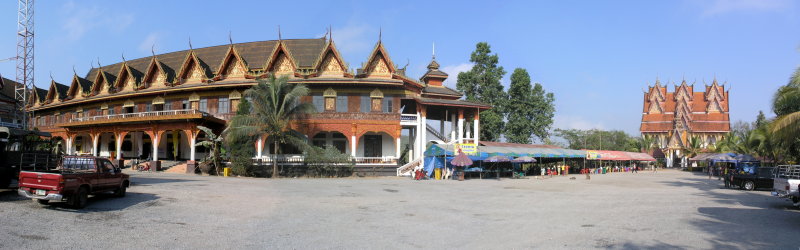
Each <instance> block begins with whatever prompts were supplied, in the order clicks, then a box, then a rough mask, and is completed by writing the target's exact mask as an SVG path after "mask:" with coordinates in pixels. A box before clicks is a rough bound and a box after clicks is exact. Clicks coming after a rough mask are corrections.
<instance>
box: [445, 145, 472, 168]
mask: <svg viewBox="0 0 800 250" xmlns="http://www.w3.org/2000/svg"><path fill="white" fill-rule="evenodd" d="M450 164H453V166H457V167H463V166H469V165H472V159H470V158H469V157H467V155H465V154H464V152H461V149H458V155H456V157H454V158H453V160H452V161H450Z"/></svg>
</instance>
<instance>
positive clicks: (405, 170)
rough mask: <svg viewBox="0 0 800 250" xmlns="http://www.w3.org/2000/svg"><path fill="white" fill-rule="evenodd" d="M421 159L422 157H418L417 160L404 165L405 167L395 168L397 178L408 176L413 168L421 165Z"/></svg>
mask: <svg viewBox="0 0 800 250" xmlns="http://www.w3.org/2000/svg"><path fill="white" fill-rule="evenodd" d="M422 159H423V157H420V158H419V159H416V160H414V161H412V162H409V163H406V165H403V166H401V167H399V168H397V176H410V175H411V171H413V170H414V168H415V167H417V166H419V164H422Z"/></svg>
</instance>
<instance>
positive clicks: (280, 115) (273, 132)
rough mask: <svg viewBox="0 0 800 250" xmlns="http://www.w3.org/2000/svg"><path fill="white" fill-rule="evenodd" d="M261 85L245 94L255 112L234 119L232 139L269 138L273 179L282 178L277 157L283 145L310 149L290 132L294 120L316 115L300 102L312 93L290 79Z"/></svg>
mask: <svg viewBox="0 0 800 250" xmlns="http://www.w3.org/2000/svg"><path fill="white" fill-rule="evenodd" d="M257 82H258V83H257V84H256V85H255V86H253V87H252V88H251V89H248V90H247V91H245V92H244V95H245V97H247V98H249V99H250V104H251V107H252V112H250V113H248V114H246V115H237V116H234V117H233V119H231V122H230V124H229V125H228V126H229V128H230V131H229V133H230V136H232V137H239V138H241V137H250V138H258V137H260V136H261V135H267V136H268V137H269V140H270V142H272V144H273V147H272V151H273V152H272V153H273V158H272V178H278V161H277V159H276V157H275V156H277V155H278V154H279V153H280V152H279V147H280V145H281V144H290V145H294V146H296V147H299V148H306V145H307V143H306V141H305V139H304V138H302V137H301V136H300V135H298V134H297V133H294V132H293V131H292V130H291V129H290V128H289V123H290V121H291V120H293V119H295V118H297V117H298V116H300V115H304V114H308V113H311V112H314V106H313V105H312V104H311V103H302V102H300V97H303V96H306V95H308V93H309V90H308V88H307V87H306V86H305V85H303V84H294V83H289V82H288V78H287V77H280V78H275V76H272V75H270V77H269V78H268V79H267V80H264V79H258V80H257Z"/></svg>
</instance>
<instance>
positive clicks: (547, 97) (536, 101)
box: [505, 68, 555, 144]
mask: <svg viewBox="0 0 800 250" xmlns="http://www.w3.org/2000/svg"><path fill="white" fill-rule="evenodd" d="M508 98H509V99H508V102H507V105H506V108H507V109H508V111H509V112H508V122H507V123H506V128H505V129H506V131H505V137H506V139H507V140H508V141H510V142H514V143H523V144H528V143H531V137H532V136H535V137H537V138H538V139H539V140H540V141H544V139H546V138H547V137H548V136H549V135H550V126H551V125H552V124H553V115H554V114H553V113H554V112H555V107H554V106H553V101H554V99H555V98H554V97H553V93H547V92H546V91H545V90H544V88H542V85H540V84H538V83H536V85H535V86H534V87H531V77H530V75H529V74H528V71H527V70H525V69H522V68H516V69H514V73H512V74H511V86H510V87H509V88H508Z"/></svg>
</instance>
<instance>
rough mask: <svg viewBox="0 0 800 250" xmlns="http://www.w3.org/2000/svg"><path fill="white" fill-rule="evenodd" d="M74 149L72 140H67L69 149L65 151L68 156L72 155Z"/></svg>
mask: <svg viewBox="0 0 800 250" xmlns="http://www.w3.org/2000/svg"><path fill="white" fill-rule="evenodd" d="M72 147H73V145H72V138H67V145H66V148H67V149H66V150H65V152H64V153H65V154H67V155H71V154H72V151H73V149H72Z"/></svg>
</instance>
